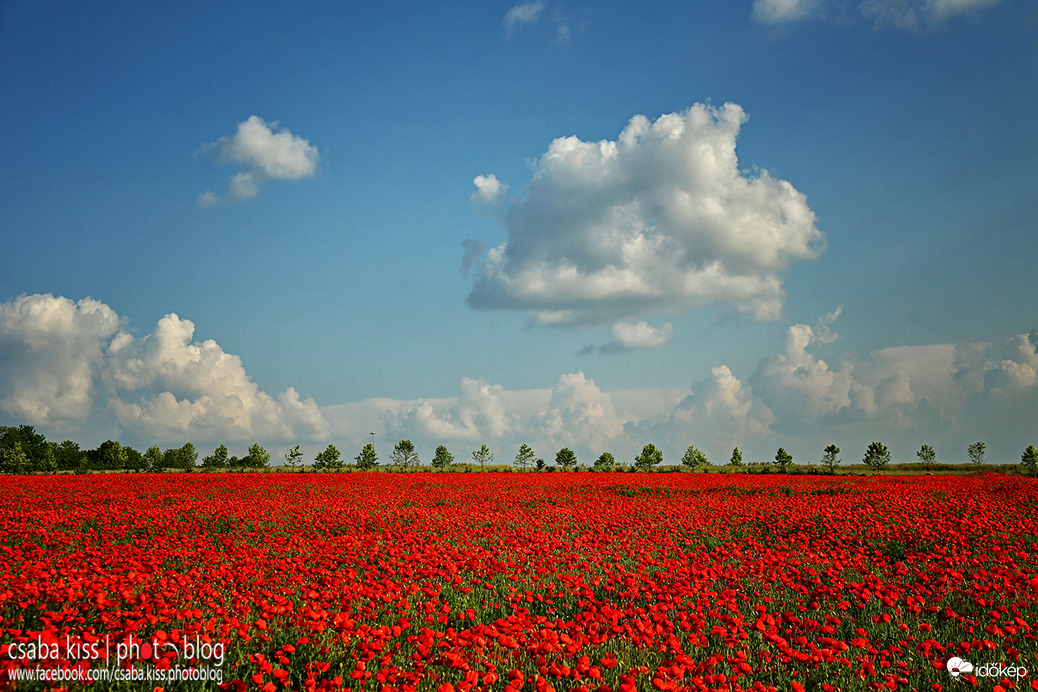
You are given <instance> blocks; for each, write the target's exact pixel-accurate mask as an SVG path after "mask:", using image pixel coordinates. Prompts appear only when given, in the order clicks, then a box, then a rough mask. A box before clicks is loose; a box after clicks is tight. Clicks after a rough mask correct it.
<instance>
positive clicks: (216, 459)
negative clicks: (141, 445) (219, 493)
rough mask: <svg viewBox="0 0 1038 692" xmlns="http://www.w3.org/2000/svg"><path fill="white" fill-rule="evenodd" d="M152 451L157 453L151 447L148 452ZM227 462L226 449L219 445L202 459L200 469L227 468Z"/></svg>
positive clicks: (156, 449) (155, 448) (156, 448)
mask: <svg viewBox="0 0 1038 692" xmlns="http://www.w3.org/2000/svg"><path fill="white" fill-rule="evenodd" d="M152 449H154V450H155V451H156V452H157V451H158V449H159V448H158V447H152V448H150V449H149V450H148V452H150V451H151V450H152ZM148 452H145V456H147V454H148ZM228 462H229V460H228V458H227V447H226V446H224V445H220V446H219V447H217V448H216V449H214V450H213V453H212V454H210V455H208V456H206V457H203V458H202V468H205V469H223V468H227V466H228Z"/></svg>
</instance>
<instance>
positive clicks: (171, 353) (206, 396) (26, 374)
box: [0, 295, 329, 441]
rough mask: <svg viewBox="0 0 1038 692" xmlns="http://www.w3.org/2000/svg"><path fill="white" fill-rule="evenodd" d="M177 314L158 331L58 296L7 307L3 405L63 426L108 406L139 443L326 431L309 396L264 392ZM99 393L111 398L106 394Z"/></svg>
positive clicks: (1, 309) (2, 336) (2, 309)
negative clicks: (135, 327) (133, 330)
mask: <svg viewBox="0 0 1038 692" xmlns="http://www.w3.org/2000/svg"><path fill="white" fill-rule="evenodd" d="M194 329H195V327H194V324H192V323H191V322H190V321H189V320H184V319H181V318H180V317H178V316H177V315H175V314H170V315H167V316H165V317H163V318H162V319H161V320H159V322H158V324H157V325H156V327H155V330H154V332H153V333H152V334H149V335H147V336H144V337H141V338H135V337H134V336H132V335H131V334H130V333H128V332H126V331H122V330H121V329H120V320H119V318H118V316H117V315H116V313H115V311H113V310H112V309H111V308H110V307H108V306H107V305H105V304H103V303H100V302H98V301H95V300H91V299H89V298H88V299H84V300H81V301H79V302H78V303H76V302H73V301H71V300H69V299H67V298H62V297H54V296H51V295H33V296H21V297H19V298H17V299H15V300H14V301H11V302H8V303H3V304H0V408H2V409H3V411H4V412H5V413H7V414H8V415H10V416H12V417H14V418H15V419H17V420H18V421H21V422H28V423H30V424H33V425H39V426H42V427H46V428H56V429H62V428H64V427H68V426H70V425H75V424H80V423H83V422H85V421H86V420H87V419H88V418H89V417H90V416H91V415H92V414H94V413H96V412H97V410H99V409H100V408H101V407H99V404H107V410H108V411H109V412H111V414H112V415H113V416H114V418H115V421H116V422H117V423H118V425H119V426H120V427H121V428H122V429H123V431H124V432H126V433H128V434H129V435H131V436H134V437H135V438H137V439H144V440H156V439H157V440H159V441H175V440H182V439H184V438H185V437H187V438H190V439H193V440H195V441H201V440H220V441H237V440H246V439H250V438H257V437H263V438H264V439H280V438H291V437H300V438H307V439H309V438H314V437H321V436H324V435H326V434H327V433H328V432H329V427H328V423H327V421H326V420H325V419H324V418H323V416H322V414H321V412H320V410H319V409H318V408H317V405H316V404H315V403H314V401H313V400H312V399H308V400H305V401H303V400H300V397H299V395H298V393H297V392H296V391H295V390H293V389H291V388H289V389H288V390H286V391H285V392H283V393H282V394H281V395H279V396H278V397H276V398H275V397H272V396H270V395H269V394H267V393H265V392H263V391H261V390H260V389H259V387H258V385H256V383H255V382H253V381H252V379H251V378H250V377H249V376H248V374H247V373H246V372H245V369H244V367H243V366H242V363H241V359H240V358H238V356H235V355H232V354H229V353H226V352H224V350H223V349H222V348H220V346H219V345H218V344H217V343H216V342H215V341H212V340H207V341H204V342H201V343H197V342H195V341H193V340H192V339H193V336H194ZM102 392H104V393H105V394H104V395H102Z"/></svg>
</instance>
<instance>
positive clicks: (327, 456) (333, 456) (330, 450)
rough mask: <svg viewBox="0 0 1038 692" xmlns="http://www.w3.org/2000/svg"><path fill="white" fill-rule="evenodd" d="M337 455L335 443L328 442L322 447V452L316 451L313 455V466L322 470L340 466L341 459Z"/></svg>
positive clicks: (338, 454)
mask: <svg viewBox="0 0 1038 692" xmlns="http://www.w3.org/2000/svg"><path fill="white" fill-rule="evenodd" d="M339 457H340V453H339V450H338V449H337V448H336V447H335V445H333V444H330V445H328V446H327V447H325V448H324V451H323V452H318V453H317V455H316V456H314V468H315V469H322V470H326V469H339V468H342V459H340V458H339Z"/></svg>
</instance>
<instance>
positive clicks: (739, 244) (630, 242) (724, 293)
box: [468, 104, 824, 324]
mask: <svg viewBox="0 0 1038 692" xmlns="http://www.w3.org/2000/svg"><path fill="white" fill-rule="evenodd" d="M745 121H746V115H745V113H744V112H743V110H742V108H740V107H739V106H737V105H735V104H726V105H725V106H723V107H720V108H715V107H713V106H708V105H702V104H700V105H696V106H693V107H692V108H690V109H688V110H687V111H685V112H683V113H672V114H670V115H664V116H662V117H660V118H659V119H657V120H656V121H655V122H650V121H649V120H648V119H647V118H645V117H643V116H635V117H634V118H632V119H631V121H630V123H629V124H628V125H627V127H626V128H625V129H624V131H623V132H622V133H621V135H620V136H619V138H618V139H617V140H616V141H601V142H585V141H582V140H580V139H578V138H576V137H563V138H559V139H556V140H555V141H553V142H552V143H551V145H550V147H549V148H548V151H547V153H546V154H545V155H544V156H543V157H541V159H540V161H539V162H538V163H537V165H536V168H535V170H534V174H533V178H532V180H531V182H530V184H529V185H528V186H527V188H526V190H525V195H524V198H523V199H519V200H515V201H514V202H512V203H511V205H510V206H509V207H508V209H507V212H506V215H505V217H504V220H505V225H506V228H507V231H508V241H507V242H506V243H504V244H502V245H500V246H498V247H496V248H493V249H492V250H490V252H489V253H488V254H487V257H486V260H485V262H484V263H483V264H482V266H481V270H480V272H479V274H478V275H477V277H476V280H475V283H474V285H473V288H472V291H471V293H470V295H469V299H468V300H469V304H470V305H471V306H472V307H474V308H476V309H483V310H489V309H509V310H523V311H527V312H529V313H531V314H532V315H533V316H534V317H535V318H536V319H537V320H538V321H539V322H541V323H545V324H547V323H558V324H567V323H568V324H573V323H588V322H606V321H611V322H615V321H618V320H625V319H630V318H632V317H638V316H643V315H647V314H649V313H652V312H654V311H657V310H660V309H664V308H670V309H681V310H687V309H693V308H697V307H701V306H704V305H709V304H728V305H733V306H735V307H736V308H738V309H739V310H742V311H745V312H749V313H752V314H754V315H755V316H756V317H758V318H761V319H774V318H777V317H778V315H779V313H780V311H781V309H782V304H783V300H784V292H783V290H782V280H781V278H780V272H781V271H783V270H784V269H786V268H787V267H788V266H789V265H790V264H791V263H792V262H793V261H795V260H798V259H811V258H814V257H816V256H817V255H818V254H819V252H820V251H821V249H822V246H823V244H824V239H823V236H822V234H821V232H820V231H819V230H818V229H817V228H816V227H815V216H814V213H813V212H812V211H811V209H810V208H809V207H808V206H807V201H806V199H805V197H804V195H803V194H802V193H800V192H799V191H797V190H796V189H795V188H794V187H793V186H792V185H791V184H789V183H788V182H785V181H783V180H778V179H775V178H772V177H771V176H770V175H769V174H768V173H767V171H761V172H759V173H758V174H756V175H753V176H748V175H744V174H743V172H742V171H740V169H739V164H738V160H737V158H736V155H735V143H736V137H737V135H738V132H739V129H740V127H741V126H742V124H743V123H744V122H745Z"/></svg>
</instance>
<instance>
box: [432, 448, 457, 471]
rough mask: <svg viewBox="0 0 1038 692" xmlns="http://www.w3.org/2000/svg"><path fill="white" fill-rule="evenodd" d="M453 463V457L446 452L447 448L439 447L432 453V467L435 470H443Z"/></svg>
mask: <svg viewBox="0 0 1038 692" xmlns="http://www.w3.org/2000/svg"><path fill="white" fill-rule="evenodd" d="M453 463H454V456H453V455H452V454H451V453H450V452H448V451H447V448H446V447H444V446H443V445H440V446H439V447H437V448H436V451H435V452H433V458H432V465H433V466H435V467H436V468H444V467H446V466H450V465H451V464H453Z"/></svg>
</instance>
